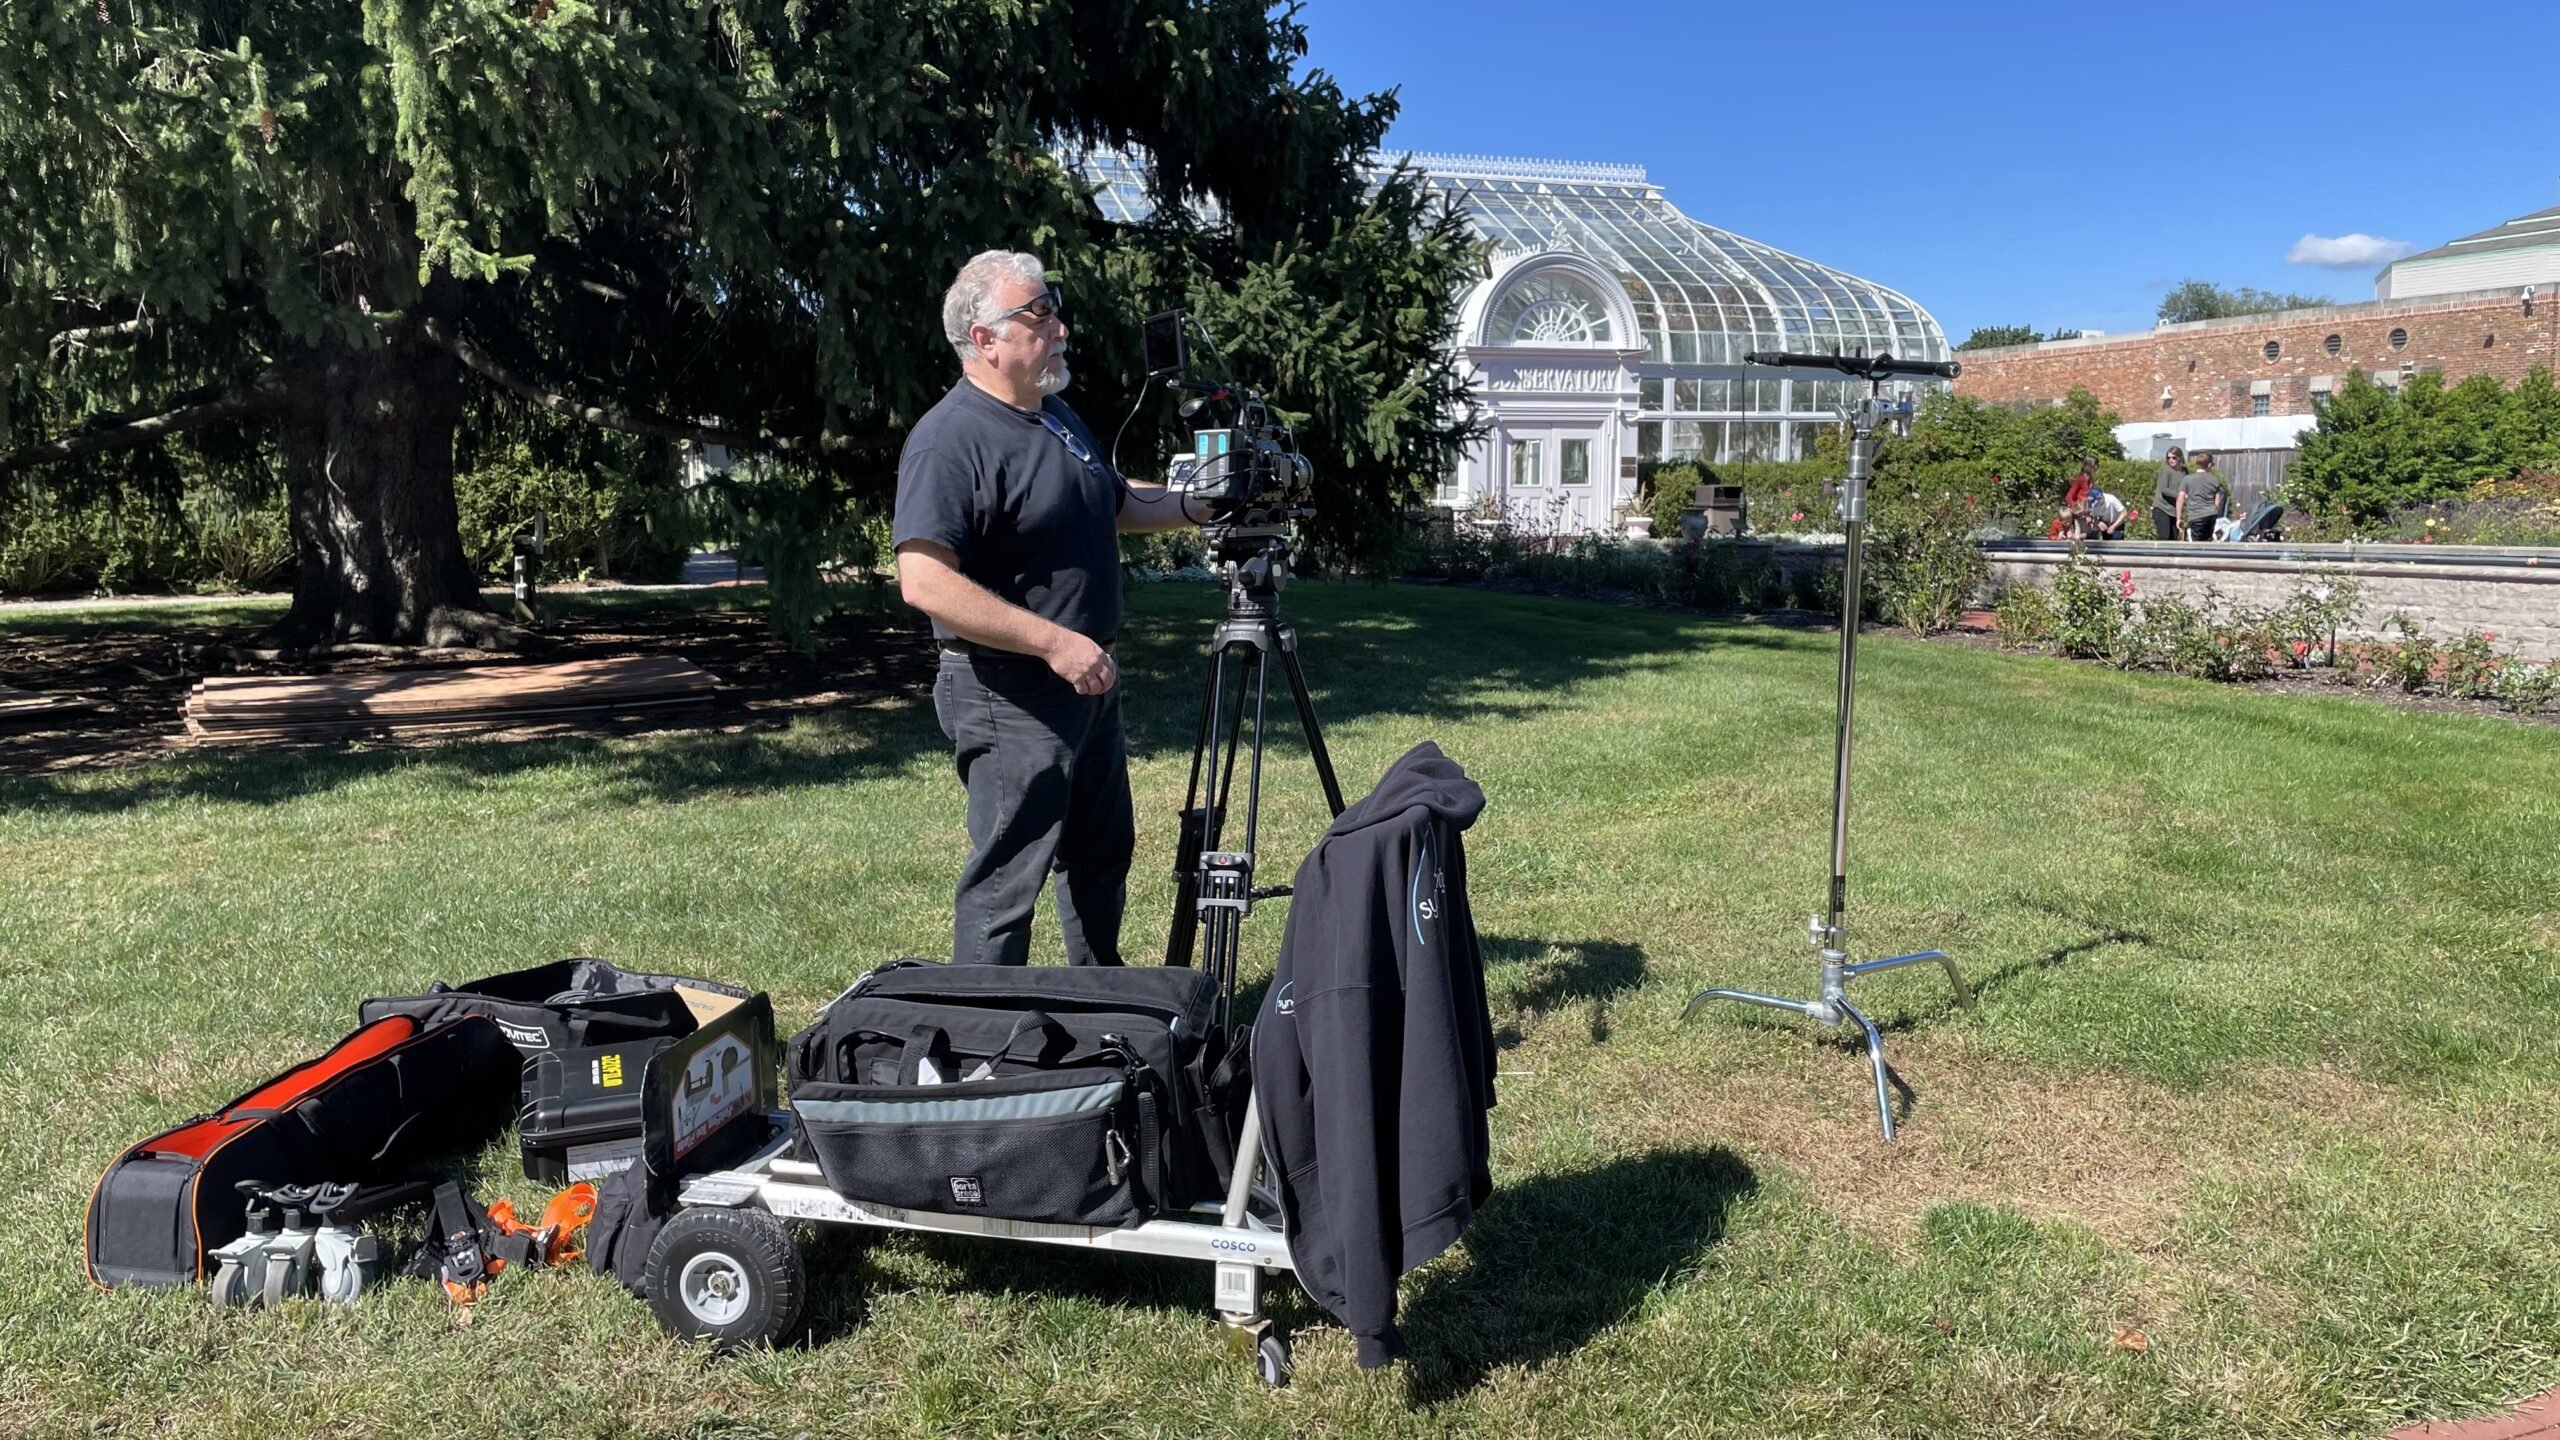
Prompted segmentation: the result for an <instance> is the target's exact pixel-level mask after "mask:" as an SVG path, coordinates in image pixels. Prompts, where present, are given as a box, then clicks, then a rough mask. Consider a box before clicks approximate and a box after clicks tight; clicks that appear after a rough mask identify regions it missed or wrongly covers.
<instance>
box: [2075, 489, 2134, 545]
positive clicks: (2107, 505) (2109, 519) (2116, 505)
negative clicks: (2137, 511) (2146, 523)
mask: <svg viewBox="0 0 2560 1440" xmlns="http://www.w3.org/2000/svg"><path fill="white" fill-rule="evenodd" d="M2088 512H2089V513H2088V519H2087V520H2086V522H2085V524H2086V527H2087V528H2085V529H2084V530H2082V531H2081V538H2083V539H2088V540H2121V539H2123V538H2124V522H2125V521H2126V520H2127V519H2129V518H2131V516H2132V514H2133V510H2132V507H2130V506H2128V505H2126V504H2125V503H2124V502H2123V501H2122V500H2119V499H2117V498H2116V497H2115V496H2113V495H2110V494H2108V493H2107V492H2106V491H2104V490H2094V489H2093V490H2091V491H2090V492H2089V505H2088Z"/></svg>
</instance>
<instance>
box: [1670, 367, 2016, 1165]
mask: <svg viewBox="0 0 2560 1440" xmlns="http://www.w3.org/2000/svg"><path fill="white" fill-rule="evenodd" d="M1743 359H1745V360H1747V361H1749V362H1750V363H1752V364H1754V365H1783V366H1788V367H1792V368H1807V369H1825V370H1837V371H1839V372H1840V373H1842V374H1844V375H1850V376H1855V377H1856V378H1858V379H1861V380H1864V381H1866V382H1867V398H1866V399H1865V400H1864V401H1862V402H1860V403H1859V404H1857V405H1856V406H1854V407H1852V408H1851V409H1850V410H1849V412H1848V419H1849V437H1850V438H1849V473H1848V477H1847V478H1846V479H1845V480H1843V481H1842V482H1841V485H1840V518H1841V521H1842V522H1843V525H1844V527H1845V528H1846V529H1847V531H1848V533H1849V553H1848V558H1847V562H1846V565H1845V568H1844V569H1843V571H1842V574H1841V583H1840V717H1839V726H1840V731H1839V744H1838V748H1837V750H1836V751H1835V753H1834V755H1833V761H1832V771H1831V912H1830V916H1829V918H1828V919H1825V918H1824V917H1823V916H1820V915H1815V916H1811V917H1809V918H1808V919H1807V921H1806V922H1805V928H1806V935H1807V938H1808V939H1810V940H1811V942H1812V944H1813V948H1814V949H1815V950H1816V951H1817V952H1819V953H1820V955H1821V957H1822V970H1821V975H1820V985H1821V994H1820V996H1819V998H1816V999H1812V1000H1787V999H1782V998H1780V997H1778V996H1775V995H1758V994H1754V993H1752V992H1751V991H1748V990H1729V989H1715V990H1702V991H1700V992H1698V994H1697V995H1696V996H1695V997H1693V998H1692V999H1691V1000H1690V1001H1689V1004H1688V1006H1687V1008H1685V1009H1683V1010H1682V1011H1681V1012H1680V1018H1681V1019H1682V1020H1684V1021H1685V1020H1687V1019H1689V1018H1690V1017H1691V1016H1693V1015H1695V1014H1697V1013H1698V1011H1699V1010H1701V1009H1703V1008H1704V1007H1705V1006H1706V1003H1707V1002H1708V1001H1710V1000H1738V1001H1741V1002H1742V1003H1744V1004H1746V1005H1766V1006H1769V1007H1771V1008H1772V1009H1778V1010H1792V1011H1794V1012H1795V1013H1796V1014H1798V1015H1802V1016H1804V1017H1805V1018H1806V1019H1808V1020H1813V1021H1816V1022H1819V1023H1820V1024H1822V1025H1823V1026H1825V1027H1826V1028H1830V1029H1837V1028H1839V1025H1840V1022H1841V1021H1842V1020H1843V1019H1848V1020H1855V1021H1857V1022H1858V1028H1859V1029H1860V1030H1863V1031H1865V1032H1866V1036H1867V1062H1868V1064H1869V1065H1870V1066H1871V1067H1872V1068H1873V1069H1874V1071H1875V1080H1876V1123H1877V1124H1879V1125H1880V1126H1882V1127H1883V1128H1884V1138H1885V1139H1887V1140H1891V1139H1892V1138H1893V1093H1892V1090H1891V1089H1890V1082H1889V1080H1888V1079H1887V1075H1888V1072H1887V1070H1886V1067H1885V1063H1884V1036H1883V1035H1882V1034H1880V1033H1878V1031H1877V1030H1876V1026H1875V1022H1874V1021H1872V1020H1869V1019H1868V1018H1867V1017H1866V1015H1865V1013H1864V1012H1862V1011H1860V1010H1859V1009H1858V1007H1856V1006H1854V1005H1852V1004H1850V1003H1849V982H1850V981H1852V980H1855V979H1857V978H1858V977H1859V976H1861V975H1867V974H1872V973H1873V972H1875V971H1878V970H1897V969H1900V968H1901V967H1903V966H1905V965H1942V966H1945V967H1946V971H1947V983H1948V984H1950V985H1952V986H1954V987H1955V992H1956V1001H1957V1003H1958V1004H1961V1005H1963V1006H1965V1007H1966V1008H1967V1009H1970V1008H1972V1006H1973V991H1972V989H1971V987H1969V986H1967V985H1966V984H1965V983H1964V976H1963V974H1962V973H1960V972H1959V971H1958V970H1957V969H1956V962H1955V961H1954V960H1953V959H1951V958H1949V957H1948V955H1947V954H1946V952H1945V951H1942V950H1922V951H1918V952H1916V953H1913V954H1910V955H1894V956H1890V957H1888V958H1886V959H1883V960H1865V961H1852V960H1850V958H1849V950H1848V939H1849V927H1848V904H1849V730H1850V727H1849V717H1850V710H1851V704H1852V702H1853V700H1854V699H1855V696H1856V686H1857V675H1858V602H1859V587H1860V584H1861V582H1862V581H1863V579H1864V575H1863V572H1862V564H1861V562H1862V560H1863V555H1864V550H1865V542H1866V530H1867V479H1868V476H1869V474H1870V473H1871V471H1872V469H1873V466H1874V461H1875V427H1876V424H1877V422H1879V421H1890V420H1907V419H1909V418H1910V415H1911V402H1910V401H1908V400H1903V401H1900V402H1898V403H1897V402H1893V401H1888V400H1886V399H1885V398H1884V381H1885V377H1886V376H1888V375H1933V376H1938V377H1941V378H1948V379H1952V378H1953V377H1954V376H1955V373H1956V365H1955V363H1954V362H1953V361H1947V362H1943V363H1931V362H1926V361H1915V360H1896V359H1894V358H1893V357H1892V356H1890V355H1880V356H1877V357H1875V358H1873V359H1869V358H1866V357H1863V356H1845V355H1795V354H1784V353H1772V352H1768V351H1757V350H1755V351H1753V352H1752V353H1750V354H1748V355H1745V356H1744V357H1743Z"/></svg>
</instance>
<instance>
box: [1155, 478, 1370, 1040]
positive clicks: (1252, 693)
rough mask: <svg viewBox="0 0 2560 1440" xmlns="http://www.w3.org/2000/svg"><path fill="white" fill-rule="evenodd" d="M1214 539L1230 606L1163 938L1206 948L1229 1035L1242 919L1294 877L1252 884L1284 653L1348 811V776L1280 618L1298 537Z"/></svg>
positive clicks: (1178, 956)
mask: <svg viewBox="0 0 2560 1440" xmlns="http://www.w3.org/2000/svg"><path fill="white" fill-rule="evenodd" d="M1210 543H1211V549H1212V552H1213V553H1218V554H1223V555H1226V556H1227V557H1228V559H1227V563H1226V567H1225V568H1226V575H1227V613H1226V618H1225V619H1223V620H1221V621H1220V622H1219V623H1218V629H1217V633H1216V635H1215V637H1214V638H1213V639H1212V641H1211V643H1210V647H1209V676H1208V684H1207V686H1206V688H1205V690H1204V691H1203V694H1202V698H1201V702H1200V733H1199V736H1198V738H1197V739H1196V740H1194V741H1193V742H1192V746H1191V781H1190V784H1189V786H1188V787H1187V789H1186V790H1185V792H1184V796H1183V801H1182V830H1181V838H1180V839H1179V840H1178V841H1177V842H1176V843H1175V847H1174V871H1173V879H1174V888H1175V900H1174V909H1173V932H1172V934H1171V935H1170V936H1168V937H1167V939H1166V941H1165V954H1164V963H1166V964H1167V965H1188V964H1190V963H1191V961H1192V958H1193V955H1194V951H1195V947H1196V950H1197V954H1198V958H1199V961H1200V968H1201V969H1202V970H1203V971H1205V972H1207V973H1208V974H1210V975H1211V976H1214V977H1215V978H1216V981H1217V985H1218V1010H1217V1024H1218V1027H1219V1029H1220V1030H1222V1031H1223V1030H1225V1029H1226V1027H1227V1023H1228V1018H1229V1016H1228V1012H1229V1011H1230V1010H1231V1009H1232V1008H1233V1007H1234V1004H1235V994H1236V963H1237V959H1238V955H1239V951H1240V947H1241V945H1242V943H1243V933H1244V917H1245V916H1246V915H1247V914H1248V913H1250V912H1251V911H1252V909H1253V902H1254V901H1256V900H1266V899H1273V898H1276V897H1278V896H1282V895H1286V894H1288V893H1289V887H1288V886H1287V885H1285V884H1283V885H1256V884H1254V883H1253V866H1254V842H1255V839H1256V835H1257V833H1258V830H1259V826H1260V823H1261V816H1262V754H1263V742H1264V735H1265V731H1264V720H1265V711H1266V708H1267V705H1268V702H1269V699H1270V694H1271V664H1272V660H1273V658H1274V657H1277V658H1278V660H1279V662H1280V668H1281V672H1282V674H1283V675H1285V676H1286V677H1287V680H1288V685H1289V695H1290V698H1292V699H1293V700H1295V701H1296V702H1297V706H1298V725H1299V728H1300V729H1302V730H1303V731H1305V732H1306V737H1307V752H1308V754H1310V755H1311V756H1313V757H1314V759H1315V764H1316V778H1317V779H1318V780H1320V781H1321V782H1323V785H1324V799H1325V804H1326V805H1327V806H1329V807H1330V808H1331V812H1332V813H1333V814H1335V815H1339V814H1341V813H1342V783H1341V782H1340V781H1339V780H1336V779H1335V778H1334V774H1333V756H1332V754H1331V753H1330V752H1328V751H1327V750H1326V749H1325V744H1324V731H1323V729H1322V728H1321V727H1319V726H1318V725H1317V724H1316V707H1315V703H1314V702H1313V701H1311V700H1309V699H1308V698H1307V676H1306V672H1305V671H1303V670H1301V669H1299V668H1298V632H1297V628H1296V627H1295V626H1292V625H1288V624H1285V623H1283V622H1282V621H1281V619H1280V587H1281V586H1282V585H1283V584H1286V583H1287V581H1288V578H1289V540H1288V536H1287V535H1286V534H1285V533H1282V532H1281V531H1279V530H1277V529H1276V528H1275V529H1271V530H1267V531H1266V530H1263V529H1260V528H1255V529H1251V530H1245V529H1241V528H1240V529H1238V530H1236V531H1233V532H1230V533H1228V534H1225V535H1221V536H1213V537H1211V541H1210ZM1231 659H1233V661H1234V663H1233V664H1232V665H1231V664H1230V660H1231ZM1231 675H1232V686H1231V685H1230V676H1231ZM1230 689H1232V691H1233V697H1232V700H1230V697H1229V692H1230ZM1248 697H1249V698H1250V700H1251V707H1250V709H1251V715H1252V720H1253V729H1252V733H1251V734H1250V735H1247V734H1246V733H1245V728H1244V727H1245V718H1246V714H1247V703H1246V702H1247V699H1248ZM1248 749H1250V753H1251V756H1252V759H1251V763H1250V764H1249V765H1248V766H1247V769H1246V772H1245V774H1246V778H1245V794H1244V817H1243V818H1244V834H1243V837H1242V841H1243V843H1242V844H1241V845H1240V846H1238V847H1236V848H1232V849H1230V848H1228V847H1227V845H1226V827H1227V821H1228V819H1229V817H1230V814H1231V813H1232V812H1231V808H1230V803H1229V802H1230V800H1231V798H1232V797H1233V795H1234V793H1235V779H1236V762H1237V761H1238V759H1239V758H1241V757H1243V756H1244V755H1245V754H1246V753H1247V751H1248ZM1204 786H1205V787H1206V789H1205V793H1204V788H1203V787H1204Z"/></svg>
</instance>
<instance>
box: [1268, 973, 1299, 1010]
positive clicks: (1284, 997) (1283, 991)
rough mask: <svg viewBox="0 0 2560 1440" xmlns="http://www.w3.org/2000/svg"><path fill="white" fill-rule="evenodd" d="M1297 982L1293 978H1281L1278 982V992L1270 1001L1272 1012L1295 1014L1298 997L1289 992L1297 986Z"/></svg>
mask: <svg viewBox="0 0 2560 1440" xmlns="http://www.w3.org/2000/svg"><path fill="white" fill-rule="evenodd" d="M1297 984H1298V982H1297V981H1295V980H1283V981H1281V982H1280V993H1279V994H1278V995H1276V996H1274V997H1273V998H1272V1001H1271V1009H1272V1012H1273V1013H1274V1014H1279V1015H1295V1014H1297V1013H1298V997H1297V996H1295V995H1292V994H1290V993H1289V992H1290V991H1291V990H1293V989H1296V988H1297Z"/></svg>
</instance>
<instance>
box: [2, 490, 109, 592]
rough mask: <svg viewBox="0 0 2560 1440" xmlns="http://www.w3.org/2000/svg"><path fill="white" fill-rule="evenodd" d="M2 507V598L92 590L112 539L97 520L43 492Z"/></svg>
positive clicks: (10, 498)
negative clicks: (3, 595)
mask: <svg viewBox="0 0 2560 1440" xmlns="http://www.w3.org/2000/svg"><path fill="white" fill-rule="evenodd" d="M5 499H6V503H0V594H5V595H60V594H66V593H75V592H80V591H86V590H91V589H94V588H96V586H97V583H98V571H99V568H100V567H101V565H102V564H103V563H104V561H105V559H106V554H107V551H108V549H109V545H110V537H109V536H108V535H107V533H106V532H105V529H104V527H103V526H102V525H101V524H100V520H101V517H100V516H99V515H98V514H97V513H96V512H95V511H93V510H91V509H89V508H88V507H84V506H79V505H74V504H72V503H70V502H69V501H66V500H64V499H62V498H60V497H58V496H55V495H53V494H51V493H50V492H45V491H32V492H26V493H21V494H17V495H12V496H7V497H5Z"/></svg>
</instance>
